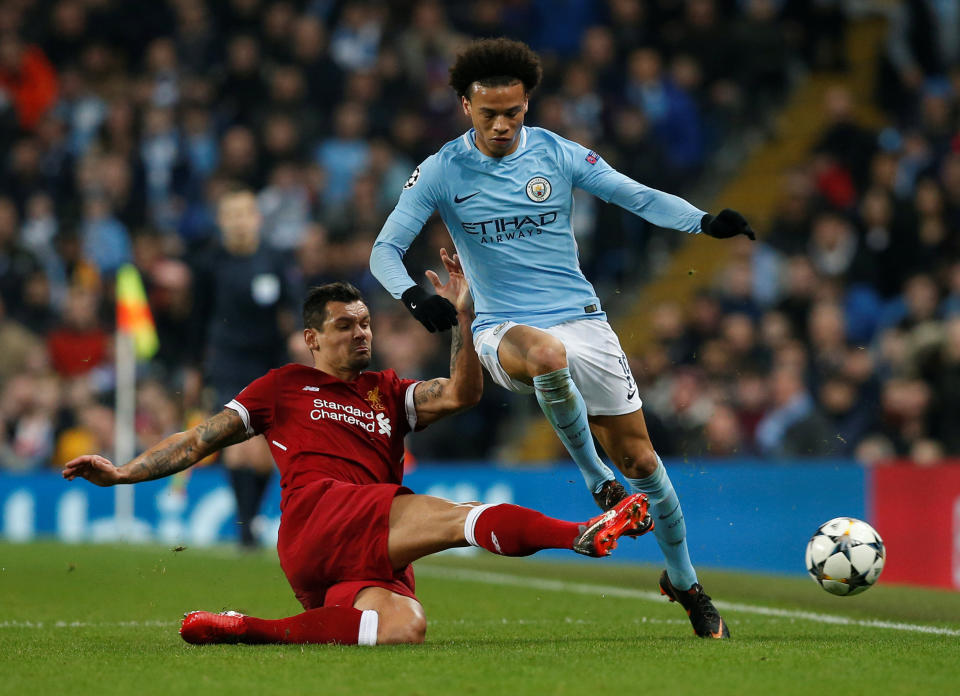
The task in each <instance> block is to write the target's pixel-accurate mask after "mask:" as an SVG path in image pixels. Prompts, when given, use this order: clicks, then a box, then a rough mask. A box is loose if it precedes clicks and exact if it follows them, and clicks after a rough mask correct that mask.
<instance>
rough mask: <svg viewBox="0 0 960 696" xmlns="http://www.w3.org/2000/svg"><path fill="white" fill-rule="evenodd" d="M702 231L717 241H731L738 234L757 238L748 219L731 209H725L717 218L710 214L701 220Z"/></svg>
mask: <svg viewBox="0 0 960 696" xmlns="http://www.w3.org/2000/svg"><path fill="white" fill-rule="evenodd" d="M700 230H701V231H702V232H703V233H704V234H706V235H709V236H711V237H716V238H717V239H729V238H730V237H736V236H737V235H738V234H744V235H746V236H747V237H749V238H750V239H754V240H755V239H756V238H757V235H755V234H754V233H753V229H752V228H751V227H750V223H749V222H747V220H746V218H745V217H743V215H741V214H740V213H738V212H737V211H736V210H731V209H730V208H724V209H723V210H721V211H720V212H719V213H718V214H717V216H716V217H714V216H713V215H711V214H710V213H707V214H706V215H704V216H703V218H701V220H700Z"/></svg>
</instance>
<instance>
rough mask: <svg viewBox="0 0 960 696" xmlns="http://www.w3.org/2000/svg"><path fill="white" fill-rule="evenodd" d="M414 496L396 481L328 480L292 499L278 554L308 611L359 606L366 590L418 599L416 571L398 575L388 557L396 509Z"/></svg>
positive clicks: (408, 569) (284, 516) (288, 502)
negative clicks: (395, 501) (397, 503)
mask: <svg viewBox="0 0 960 696" xmlns="http://www.w3.org/2000/svg"><path fill="white" fill-rule="evenodd" d="M412 492H413V491H411V490H410V489H409V488H406V487H405V486H399V485H396V484H392V483H372V484H366V485H357V484H353V483H345V482H343V481H336V480H333V479H323V480H320V481H315V482H313V483H310V484H308V485H307V486H305V487H303V488H301V489H299V490H297V491H295V492H294V493H292V494H291V495H290V496H289V497H288V498H287V500H286V501H285V503H284V507H283V514H282V515H281V518H280V535H279V540H278V542H277V552H278V554H279V556H280V566H281V567H282V568H283V572H284V574H285V575H286V576H287V580H288V581H289V582H290V587H292V588H293V592H294V594H295V595H296V596H297V599H298V600H300V603H301V604H302V605H303V606H304V608H305V609H315V608H316V607H322V606H334V605H340V606H353V601H354V598H355V597H356V595H357V593H358V592H359V591H360V590H362V589H363V588H365V587H383V588H385V589H387V590H390V591H391V592H396V593H397V594H401V595H403V596H405V597H411V598H413V599H416V595H415V594H414V589H415V586H414V579H413V567H412V566H409V565H408V566H406V567H405V568H403V569H401V570H399V571H395V570H394V569H393V565H392V564H391V563H390V557H389V554H388V553H387V535H388V534H389V532H390V506H391V505H392V504H393V499H394V498H395V497H396V496H398V495H406V494H409V493H412Z"/></svg>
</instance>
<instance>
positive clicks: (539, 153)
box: [370, 39, 754, 638]
mask: <svg viewBox="0 0 960 696" xmlns="http://www.w3.org/2000/svg"><path fill="white" fill-rule="evenodd" d="M540 77H541V69H540V61H539V58H538V57H537V55H536V54H535V53H534V52H533V51H531V50H530V48H529V47H527V46H526V45H525V44H523V43H520V42H516V41H511V40H508V39H483V40H479V41H474V42H473V43H471V44H470V45H469V46H468V47H467V48H466V49H465V50H464V52H463V53H461V54H460V55H459V56H458V57H457V60H456V63H455V64H454V66H453V67H452V68H451V69H450V84H451V85H452V86H453V88H454V89H455V90H456V92H457V94H458V95H459V96H460V99H461V104H462V107H463V110H464V113H465V114H466V115H467V116H469V117H470V119H471V120H472V122H473V128H472V129H471V130H469V131H468V132H466V133H464V134H463V135H462V136H461V137H459V138H457V139H456V140H452V141H450V142H449V143H447V144H446V145H445V146H444V147H443V148H442V149H441V150H440V151H439V152H437V153H436V154H434V155H432V156H430V157H428V158H427V159H426V160H424V162H423V163H422V164H421V165H420V166H419V167H417V168H416V169H415V170H414V172H413V174H412V175H411V176H410V178H409V179H408V180H407V183H406V184H405V185H404V187H403V192H402V193H401V195H400V200H399V202H398V203H397V206H396V208H395V209H394V210H393V212H392V213H391V214H390V216H389V218H387V221H386V223H385V224H384V226H383V229H382V230H381V232H380V235H379V237H378V238H377V241H376V243H375V244H374V247H373V252H372V254H371V256H370V268H371V270H372V271H373V274H374V275H375V276H376V277H377V279H378V280H379V281H380V282H381V283H382V284H383V286H384V287H385V288H386V289H387V290H388V291H389V292H390V293H391V294H392V295H393V296H394V297H396V298H398V299H402V300H403V302H404V304H405V305H406V306H407V308H408V309H409V310H410V312H411V313H412V314H413V315H414V316H415V317H416V318H417V319H418V320H420V321H421V322H422V323H423V324H424V326H426V328H427V329H429V330H430V331H437V330H439V331H443V330H446V329H448V328H450V327H451V326H453V325H454V324H455V323H456V316H455V312H454V310H453V307H452V306H451V305H449V303H448V302H446V301H445V300H444V299H443V298H442V297H439V296H437V295H429V294H428V293H427V292H426V291H425V290H424V289H422V288H421V287H420V286H419V285H417V284H416V283H415V282H414V281H413V280H412V279H411V277H410V275H409V274H408V273H407V271H406V269H405V268H404V265H403V256H404V254H405V253H406V251H407V249H408V248H409V247H410V244H411V243H412V242H413V240H414V238H415V237H416V236H417V234H419V232H420V230H421V228H422V227H423V225H424V223H426V221H427V219H428V218H429V217H430V216H431V215H432V214H433V212H434V211H439V213H440V216H441V217H442V218H443V221H444V223H445V224H446V226H447V229H448V230H449V231H450V234H451V236H452V238H453V241H454V244H455V245H456V248H457V253H458V255H459V259H460V262H461V264H462V266H463V270H464V273H465V275H466V277H467V278H468V280H469V283H470V287H471V290H472V292H473V296H474V303H475V311H476V319H475V320H474V322H473V326H472V330H473V340H474V345H475V346H476V349H477V353H478V354H479V356H480V360H481V362H482V363H483V365H484V367H485V368H486V369H487V371H488V372H489V373H490V375H491V376H492V377H493V379H494V381H496V382H497V383H498V384H499V385H501V386H503V387H505V388H507V389H510V390H512V391H515V392H525V393H530V392H534V393H535V394H536V397H537V401H538V402H539V403H540V407H541V408H542V409H543V412H544V414H545V415H546V417H547V419H548V420H549V421H550V423H551V424H552V425H553V427H554V429H555V430H556V431H557V434H558V435H559V437H560V439H561V440H562V441H563V443H564V445H565V446H566V448H567V451H568V452H570V455H571V456H572V457H573V459H574V461H576V463H577V465H578V466H579V468H580V471H581V472H582V474H583V477H584V480H585V482H586V484H587V487H588V488H589V489H590V491H591V493H593V495H594V498H595V499H596V501H597V503H598V504H599V505H600V507H601V508H603V509H605V510H606V509H610V508H611V507H613V506H614V505H616V504H617V502H619V501H620V500H622V499H623V498H624V496H626V495H627V493H626V490H625V489H624V487H623V486H622V485H621V484H620V483H619V482H618V481H617V480H616V477H615V475H614V473H613V472H612V471H611V470H610V469H609V468H608V467H607V466H606V465H605V464H604V463H603V461H602V460H601V458H600V456H599V455H598V453H597V451H596V448H595V447H594V444H593V438H592V437H591V432H592V434H593V435H595V436H596V438H597V440H599V442H600V444H601V445H602V446H603V449H604V450H605V451H606V452H607V454H608V455H609V456H610V458H611V459H612V460H613V462H614V463H615V464H616V465H617V467H618V468H619V469H620V470H621V472H623V474H624V476H625V477H626V479H627V483H628V484H629V486H630V488H632V489H633V490H635V491H638V492H642V493H645V494H646V495H647V496H648V498H649V500H650V505H651V511H652V512H654V513H656V514H655V516H654V517H655V527H654V529H653V532H654V535H655V536H656V538H657V542H658V544H659V546H660V549H661V550H662V552H663V555H664V558H665V560H666V566H667V567H666V570H665V571H664V572H663V574H662V575H661V577H660V588H661V591H662V592H663V593H664V594H665V595H667V596H668V597H669V598H670V599H671V601H677V602H679V603H680V604H681V605H682V606H683V607H684V609H686V610H687V613H688V615H689V616H690V621H691V623H692V624H693V628H694V631H695V633H696V634H697V635H698V636H701V637H706V638H726V637H728V636H729V630H728V628H727V625H726V623H725V622H724V621H723V619H722V618H721V617H720V614H719V613H718V612H717V610H716V608H715V607H714V606H713V603H712V602H711V601H710V597H709V596H708V595H707V594H706V593H705V592H704V591H703V587H702V586H701V585H700V583H699V582H698V581H697V575H696V571H695V570H694V568H693V566H692V564H691V563H690V556H689V553H688V551H687V542H686V528H685V525H684V521H683V513H682V512H681V510H680V502H679V500H678V498H677V494H676V492H675V491H674V489H673V485H672V484H671V482H670V478H669V477H668V476H667V472H666V469H665V468H664V466H663V462H662V461H661V460H660V457H658V456H657V454H656V452H655V451H654V449H653V445H652V444H651V442H650V437H649V435H648V434H647V428H646V424H645V422H644V419H643V412H642V410H641V405H642V404H641V401H640V397H639V396H638V394H637V388H636V384H635V382H634V380H633V376H632V374H631V373H630V367H629V364H628V362H627V359H626V356H625V355H624V354H623V350H622V349H621V347H620V343H619V341H618V339H617V336H616V334H614V332H613V330H612V329H611V328H610V325H609V324H608V323H607V321H606V314H605V313H604V311H603V309H602V307H601V304H600V300H599V298H597V296H596V293H595V291H594V289H593V286H592V285H591V284H590V283H589V282H588V281H587V279H586V278H585V277H584V275H583V273H582V271H581V270H580V264H579V261H578V258H577V245H576V241H575V239H574V235H573V230H572V228H571V221H570V219H571V214H572V211H573V196H572V194H573V189H574V188H581V189H584V190H586V191H588V192H590V193H592V194H594V195H595V196H598V197H599V198H602V199H603V200H605V201H610V202H612V203H616V204H617V205H619V206H621V207H623V208H625V209H626V210H629V211H631V212H634V213H636V214H637V215H639V216H641V217H643V218H644V219H645V220H648V221H650V222H651V223H653V224H655V225H659V226H661V227H667V228H672V229H676V230H680V231H684V232H689V233H692V234H696V233H699V232H703V233H706V234H708V235H711V236H714V237H732V236H734V235H737V234H745V235H747V236H748V237H750V238H751V239H753V237H754V235H753V231H752V230H751V229H750V226H749V225H748V224H747V221H746V220H745V219H744V218H743V216H742V215H740V214H739V213H737V212H735V211H732V210H724V211H722V212H721V213H719V214H718V215H717V216H716V217H714V216H712V215H709V214H707V213H705V212H704V211H702V210H698V209H697V208H695V207H694V206H692V205H690V204H689V203H687V202H686V201H684V200H683V199H681V198H678V197H676V196H672V195H670V194H667V193H663V192H661V191H656V190H654V189H650V188H647V187H646V186H643V185H641V184H639V183H637V182H635V181H633V180H632V179H630V178H629V177H627V176H624V175H623V174H620V173H619V172H617V171H616V170H614V169H613V168H612V167H610V166H609V165H608V164H607V163H606V162H604V161H603V160H602V159H601V157H600V156H599V155H598V154H597V153H596V152H593V151H591V150H588V149H587V148H585V147H583V146H581V145H578V144H577V143H574V142H571V141H569V140H565V139H564V138H561V137H560V136H558V135H556V134H555V133H551V132H550V131H547V130H544V129H542V128H530V127H527V126H524V125H523V119H524V115H525V114H526V112H527V104H528V97H529V95H530V93H531V92H532V91H533V89H534V88H535V87H536V86H537V84H538V83H539V81H540Z"/></svg>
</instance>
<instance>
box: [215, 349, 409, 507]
mask: <svg viewBox="0 0 960 696" xmlns="http://www.w3.org/2000/svg"><path fill="white" fill-rule="evenodd" d="M417 383H418V381H417V380H412V379H400V378H399V377H397V374H396V373H395V372H394V371H393V370H384V371H383V372H361V373H360V376H358V377H357V378H356V379H355V380H353V381H352V382H344V381H343V380H342V379H339V378H337V377H334V376H333V375H328V374H327V373H326V372H322V371H320V370H317V369H314V368H312V367H307V366H305V365H285V366H284V367H281V368H279V369H276V370H270V371H269V372H268V373H267V374H265V375H264V376H263V377H260V378H258V379H256V380H254V381H253V382H251V383H250V384H249V385H247V387H246V388H245V389H244V390H243V391H242V392H240V393H239V394H238V395H237V397H236V398H235V399H233V400H232V401H231V402H230V403H228V404H227V407H228V408H232V409H233V410H235V411H236V412H237V413H239V414H240V417H241V418H242V419H243V422H244V425H246V426H247V432H248V433H250V434H251V435H253V434H262V435H263V436H264V437H265V438H266V440H267V444H269V445H270V451H271V452H272V453H273V459H274V461H275V462H276V463H277V468H279V469H280V485H281V487H282V488H283V493H284V496H286V495H287V494H289V493H290V492H292V491H294V490H296V489H297V488H301V487H303V486H305V485H307V484H308V483H310V482H312V481H316V480H318V479H336V480H338V481H346V482H348V483H357V484H366V483H397V484H399V483H400V481H401V479H402V478H403V452H404V448H403V438H404V436H405V435H406V434H407V433H408V432H410V431H411V430H412V429H413V428H415V427H416V418H417V413H416V408H415V407H414V405H413V389H414V387H415V386H416V384H417Z"/></svg>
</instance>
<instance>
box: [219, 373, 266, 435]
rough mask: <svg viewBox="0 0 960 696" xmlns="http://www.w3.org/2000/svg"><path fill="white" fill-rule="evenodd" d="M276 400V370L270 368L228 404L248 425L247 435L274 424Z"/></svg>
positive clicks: (263, 430) (261, 431)
mask: <svg viewBox="0 0 960 696" xmlns="http://www.w3.org/2000/svg"><path fill="white" fill-rule="evenodd" d="M275 402H276V372H275V371H274V370H270V372H268V373H267V374H265V375H264V376H263V377H258V378H257V379H255V380H253V381H252V382H250V384H248V385H247V386H246V387H244V388H243V391H241V392H240V393H239V394H237V396H236V397H235V398H234V399H231V400H230V401H229V402H228V403H227V404H226V407H227V408H231V409H233V410H234V411H236V412H237V413H238V414H240V418H241V419H242V420H243V424H244V425H245V426H246V427H247V435H251V436H252V435H259V434H260V433H263V432H266V431H267V430H269V429H270V427H271V426H272V425H273V411H274V404H275Z"/></svg>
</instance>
